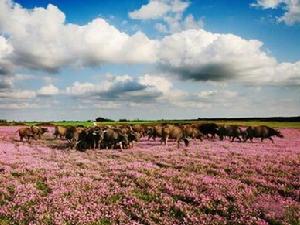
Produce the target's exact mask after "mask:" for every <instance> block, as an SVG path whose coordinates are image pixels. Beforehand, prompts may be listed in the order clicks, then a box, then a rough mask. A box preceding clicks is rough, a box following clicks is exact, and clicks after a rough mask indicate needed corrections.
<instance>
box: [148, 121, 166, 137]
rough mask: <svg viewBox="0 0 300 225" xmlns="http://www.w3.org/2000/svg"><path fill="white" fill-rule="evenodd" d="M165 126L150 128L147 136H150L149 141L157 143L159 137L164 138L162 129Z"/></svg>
mask: <svg viewBox="0 0 300 225" xmlns="http://www.w3.org/2000/svg"><path fill="white" fill-rule="evenodd" d="M164 126H165V125H155V126H153V127H149V128H148V131H147V134H148V140H150V139H151V138H152V139H153V140H154V141H156V138H157V137H161V136H162V129H163V127H164Z"/></svg>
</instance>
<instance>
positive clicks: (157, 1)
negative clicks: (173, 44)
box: [129, 0, 204, 33]
mask: <svg viewBox="0 0 300 225" xmlns="http://www.w3.org/2000/svg"><path fill="white" fill-rule="evenodd" d="M189 5H190V2H188V1H182V0H150V1H149V2H148V4H146V5H143V6H142V7H141V8H140V9H138V10H135V11H133V12H130V13H129V17H130V18H131V19H137V20H149V19H151V20H160V22H158V23H156V24H155V29H156V30H157V31H158V32H160V33H175V32H179V31H182V30H188V29H197V28H202V27H203V25H204V23H203V19H200V20H196V19H195V18H194V17H193V15H188V16H186V17H183V12H184V11H185V10H186V9H187V8H188V7H189Z"/></svg>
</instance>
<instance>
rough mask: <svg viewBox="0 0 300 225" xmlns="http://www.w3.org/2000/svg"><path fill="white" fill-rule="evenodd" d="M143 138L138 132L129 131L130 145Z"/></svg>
mask: <svg viewBox="0 0 300 225" xmlns="http://www.w3.org/2000/svg"><path fill="white" fill-rule="evenodd" d="M140 138H141V134H140V133H138V132H130V133H128V142H129V147H133V143H134V142H139V141H140Z"/></svg>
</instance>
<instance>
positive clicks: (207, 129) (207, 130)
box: [198, 123, 218, 138]
mask: <svg viewBox="0 0 300 225" xmlns="http://www.w3.org/2000/svg"><path fill="white" fill-rule="evenodd" d="M198 129H199V131H200V132H201V133H202V134H203V135H206V136H207V137H209V135H211V138H215V135H216V134H218V125H217V124H215V123H203V124H199V125H198Z"/></svg>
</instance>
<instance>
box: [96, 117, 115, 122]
mask: <svg viewBox="0 0 300 225" xmlns="http://www.w3.org/2000/svg"><path fill="white" fill-rule="evenodd" d="M96 122H114V121H113V120H111V119H108V118H103V117H98V118H96Z"/></svg>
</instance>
